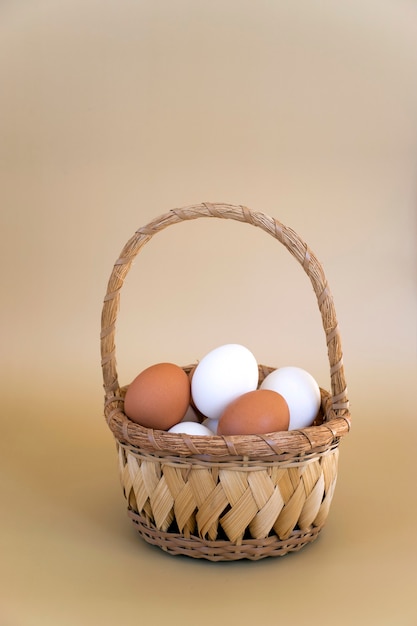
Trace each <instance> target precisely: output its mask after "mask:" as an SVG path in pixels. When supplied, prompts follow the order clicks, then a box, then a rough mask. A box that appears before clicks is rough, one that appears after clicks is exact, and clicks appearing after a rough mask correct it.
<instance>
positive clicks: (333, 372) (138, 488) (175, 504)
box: [101, 203, 350, 561]
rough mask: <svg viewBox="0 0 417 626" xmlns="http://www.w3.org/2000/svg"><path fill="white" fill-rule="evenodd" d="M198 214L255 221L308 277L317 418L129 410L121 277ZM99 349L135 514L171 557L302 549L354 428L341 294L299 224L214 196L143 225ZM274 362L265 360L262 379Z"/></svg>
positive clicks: (105, 318)
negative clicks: (280, 420)
mask: <svg viewBox="0 0 417 626" xmlns="http://www.w3.org/2000/svg"><path fill="white" fill-rule="evenodd" d="M201 217H217V218H222V219H232V220H237V221H240V222H247V223H248V224H251V225H253V226H258V227H259V228H261V229H262V230H264V231H265V232H267V233H268V234H269V235H272V237H275V238H276V239H277V240H278V241H279V242H280V243H282V244H283V245H284V246H285V247H286V248H287V249H288V250H289V252H291V254H292V255H293V256H294V257H295V258H296V259H297V261H298V262H299V263H300V264H301V265H302V267H303V269H304V271H305V272H306V274H307V275H308V277H309V278H310V280H311V283H312V285H313V289H314V292H315V294H316V297H317V301H318V306H319V309H320V312H321V317H322V322H323V328H324V331H325V336H326V342H327V349H328V357H329V364H330V380H331V393H329V392H327V391H325V390H321V393H322V411H321V414H320V416H319V418H318V420H316V422H315V424H314V425H313V426H311V427H309V428H304V429H302V430H295V431H285V432H278V433H270V434H267V435H241V436H227V437H226V436H214V435H213V436H212V437H201V436H195V435H194V436H193V435H184V434H173V433H167V432H165V431H160V430H152V429H148V428H143V427H142V426H139V425H138V424H136V423H134V422H132V421H130V420H129V419H128V418H127V417H126V415H125V414H124V412H123V397H124V394H125V391H126V387H124V388H123V387H120V386H119V382H118V376H117V371H116V359H115V325H116V318H117V313H118V308H119V295H120V290H121V288H122V286H123V283H124V279H125V277H126V275H127V273H128V271H129V269H130V266H131V264H132V261H133V259H134V258H135V257H136V255H137V254H138V252H139V250H140V249H141V248H142V246H144V245H145V244H146V243H148V241H149V240H150V239H151V238H152V237H153V236H154V235H155V234H156V233H158V232H159V231H161V230H163V229H164V228H166V227H167V226H171V225H172V224H176V223H178V222H181V221H183V220H191V219H196V218H201ZM101 355H102V370H103V380H104V389H105V405H104V412H105V417H106V420H107V423H108V425H109V427H110V429H111V431H112V433H113V435H114V437H115V439H116V442H117V448H118V454H119V472H120V478H121V483H122V486H123V491H124V495H125V497H126V500H127V504H128V514H129V516H130V517H131V519H132V520H133V522H134V524H135V526H136V528H137V530H138V531H139V533H140V534H141V536H142V537H143V538H144V539H145V540H146V541H147V542H148V543H151V544H153V545H157V546H159V547H160V548H162V549H163V550H165V551H167V552H169V553H171V554H183V555H188V556H190V557H194V558H204V559H208V560H211V561H230V560H237V559H252V560H257V559H261V558H264V557H267V556H280V555H284V554H286V553H288V552H292V551H295V550H299V549H300V548H302V547H303V546H304V545H306V544H307V543H309V542H311V541H313V540H314V539H315V538H316V537H317V536H318V534H319V532H320V530H321V529H322V528H323V525H324V523H325V521H326V518H327V514H328V511H329V506H330V503H331V500H332V497H333V493H334V489H335V484H336V478H337V465H338V452H339V450H338V446H339V442H340V440H341V438H342V437H343V436H344V435H345V434H347V433H348V431H349V429H350V414H349V404H348V399H347V391H346V385H345V378H344V369H343V362H342V350H341V342H340V336H339V329H338V324H337V320H336V314H335V309H334V304H333V299H332V296H331V293H330V290H329V287H328V285H327V281H326V278H325V276H324V272H323V269H322V267H321V265H320V263H319V261H318V260H317V258H316V256H315V255H314V254H313V252H312V251H311V250H310V249H309V248H308V246H307V245H306V244H305V243H304V242H303V241H302V240H301V239H300V238H299V236H298V235H297V234H296V233H295V232H294V231H293V230H291V229H289V228H287V227H285V226H284V225H283V224H281V223H280V222H278V221H277V220H275V219H273V218H271V217H268V216H267V215H265V214H263V213H259V212H255V211H251V210H249V209H247V208H246V207H242V206H233V205H228V204H209V203H204V204H201V205H195V206H189V207H185V208H182V209H175V210H172V211H169V212H168V213H166V214H165V215H162V216H161V217H159V218H157V219H155V220H153V221H152V222H150V223H149V224H148V225H147V226H144V227H143V228H139V230H137V231H136V233H135V234H134V236H133V237H132V238H131V239H130V240H129V241H128V242H127V244H126V245H125V247H124V249H123V251H122V253H121V255H120V257H119V258H118V259H117V261H116V263H115V265H114V268H113V271H112V274H111V276H110V279H109V283H108V290H107V294H106V296H105V299H104V304H103V311H102V322H101ZM281 365H282V364H281ZM191 367H192V365H190V366H187V367H184V370H185V371H190V369H191ZM273 369H274V368H273V367H266V366H262V365H260V366H259V379H260V381H261V380H263V378H264V377H265V376H266V375H267V374H268V373H269V372H271V371H272V370H273Z"/></svg>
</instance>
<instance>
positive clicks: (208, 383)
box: [191, 344, 259, 419]
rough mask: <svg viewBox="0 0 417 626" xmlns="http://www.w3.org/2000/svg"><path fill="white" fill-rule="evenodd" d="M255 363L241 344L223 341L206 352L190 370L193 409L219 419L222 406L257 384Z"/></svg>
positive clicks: (254, 387) (223, 407)
mask: <svg viewBox="0 0 417 626" xmlns="http://www.w3.org/2000/svg"><path fill="white" fill-rule="evenodd" d="M258 378H259V371H258V364H257V361H256V359H255V357H254V355H253V354H252V352H250V350H248V348H246V347H245V346H242V345H240V344H225V345H223V346H219V347H218V348H215V349H214V350H212V351H211V352H209V353H208V354H206V355H205V356H204V357H203V358H202V359H201V361H200V362H199V363H198V364H197V366H196V368H195V370H194V371H193V374H192V380H191V397H192V401H193V403H194V404H195V406H196V407H197V409H198V410H199V411H200V412H201V413H202V414H203V415H204V416H205V417H209V418H211V419H219V417H220V415H221V414H222V413H223V411H224V410H225V408H226V406H227V405H228V404H229V403H230V402H232V401H233V400H235V399H236V398H237V397H239V396H241V395H242V394H244V393H247V392H248V391H253V390H255V389H256V388H257V386H258Z"/></svg>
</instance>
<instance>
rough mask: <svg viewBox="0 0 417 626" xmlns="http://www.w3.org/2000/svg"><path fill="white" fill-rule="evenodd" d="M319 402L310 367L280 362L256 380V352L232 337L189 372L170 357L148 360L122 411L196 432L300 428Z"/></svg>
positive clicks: (150, 423)
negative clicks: (164, 360) (278, 365)
mask: <svg viewBox="0 0 417 626" xmlns="http://www.w3.org/2000/svg"><path fill="white" fill-rule="evenodd" d="M320 406H321V393H320V388H319V386H318V384H317V382H316V381H315V379H314V378H313V376H312V375H311V374H310V373H309V372H307V371H306V370H304V369H302V368H300V367H295V366H284V367H279V368H278V369H275V370H273V371H272V372H270V373H269V374H268V375H267V376H266V377H265V378H264V379H263V381H262V382H261V383H260V384H259V369H258V363H257V360H256V358H255V356H254V355H253V354H252V352H251V351H250V350H248V349H247V348H246V347H245V346H242V345H240V344H234V343H231V344H225V345H222V346H219V347H218V348H215V349H214V350H212V351H211V352H209V353H208V354H206V355H205V356H204V357H203V358H202V359H201V360H200V361H199V362H198V364H197V365H196V366H195V367H193V368H192V369H191V371H190V373H189V374H187V373H186V372H185V371H184V369H182V368H181V367H180V366H178V365H176V364H174V363H157V364H154V365H151V366H150V367H148V368H146V369H145V370H143V371H142V372H141V373H140V374H139V375H138V376H137V377H136V378H135V379H134V380H133V381H132V383H131V384H130V385H129V386H128V388H127V391H126V395H125V400H124V411H125V414H126V415H127V417H128V418H129V419H130V420H132V421H134V422H136V423H138V424H140V425H141V426H144V427H146V428H153V429H159V430H166V431H168V432H172V433H185V434H189V435H201V436H214V435H255V434H256V435H258V434H267V433H272V432H278V431H283V430H297V429H300V428H305V427H308V426H311V425H312V424H313V423H314V421H315V419H316V418H317V416H318V414H319V410H320Z"/></svg>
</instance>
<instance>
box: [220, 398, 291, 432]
mask: <svg viewBox="0 0 417 626" xmlns="http://www.w3.org/2000/svg"><path fill="white" fill-rule="evenodd" d="M289 421H290V412H289V408H288V404H287V403H286V401H285V400H284V398H283V397H282V396H281V395H280V394H279V393H277V392H276V391H270V390H268V389H256V390H255V391H249V392H248V393H244V394H243V395H241V396H239V397H238V398H236V400H233V402H231V403H230V404H229V405H228V406H227V407H226V409H225V411H224V412H223V414H222V416H221V417H220V419H219V424H218V427H217V434H218V435H259V434H265V433H272V432H277V431H280V430H287V429H288V425H289Z"/></svg>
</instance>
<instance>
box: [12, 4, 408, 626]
mask: <svg viewBox="0 0 417 626" xmlns="http://www.w3.org/2000/svg"><path fill="white" fill-rule="evenodd" d="M0 163H1V165H0V176H1V181H0V206H1V220H2V222H1V234H2V245H1V247H0V254H1V256H2V259H1V293H2V305H1V309H0V315H1V329H2V337H1V351H0V352H1V382H2V384H1V389H2V392H1V396H2V412H1V437H0V480H1V494H2V504H1V508H2V511H1V516H0V520H1V521H0V523H1V532H0V542H1V558H0V576H1V579H2V582H1V585H0V607H1V608H0V624H1V626H34V625H38V624H39V625H42V626H47V625H49V624H54V625H56V624H59V625H60V626H66V625H71V626H73V625H74V624H80V625H84V624H85V625H90V624H100V625H101V626H104V625H107V624H108V625H110V624H123V623H140V622H141V621H144V622H146V623H155V624H157V623H161V624H162V623H165V624H180V623H181V624H184V625H188V624H193V625H194V624H203V625H206V624H207V625H210V626H212V625H213V624H216V623H222V624H231V623H239V624H242V625H246V624H253V623H262V622H265V621H267V622H268V623H272V622H274V623H275V622H276V623H278V621H280V622H286V623H288V622H290V621H295V622H296V623H298V624H302V625H304V624H308V625H311V624H313V625H315V624H320V625H326V624H335V623H336V624H339V625H345V624H346V625H350V624H358V625H362V624H367V625H373V624H375V625H378V626H383V625H391V624H392V625H394V624H395V625H409V626H411V625H414V624H416V623H417V609H416V606H415V565H416V557H417V550H416V548H417V541H416V516H417V506H416V495H417V494H416V485H415V475H416V469H415V461H414V459H415V457H416V444H417V427H416V416H417V402H416V396H415V390H416V382H417V378H416V374H417V342H416V326H417V324H416V319H417V298H416V295H417V289H416V269H417V264H416V234H417V230H416V195H417V194H416V191H417V185H416V172H417V3H416V2H412V1H411V0H397V1H389V0H379V1H378V2H377V1H373V0H360V1H359V0H353V1H349V2H337V1H330V0H328V1H317V0H313V1H307V0H295V1H290V0H276V1H274V2H272V1H269V2H268V1H266V0H261V1H260V2H247V1H240V2H238V1H237V0H222V1H217V0H214V1H211V2H206V1H205V2H203V1H199V0H198V1H191V0H173V1H171V2H169V1H165V2H164V1H160V0H146V1H145V0H143V1H141V0H136V1H134V0H120V1H116V0H106V1H101V2H99V1H98V0H82V1H81V0H55V1H52V0H49V1H47V0H33V1H29V0H26V1H24V0H16V1H13V2H12V1H11V0H10V1H7V0H4V1H3V2H1V3H0ZM203 201H211V202H229V203H231V204H245V205H246V206H248V207H250V208H252V209H255V210H259V211H263V212H264V213H267V214H269V215H273V216H274V217H276V218H278V219H279V220H281V221H282V222H283V223H284V224H286V225H288V226H290V227H292V228H293V229H294V230H296V231H297V232H298V233H299V234H300V235H301V236H302V237H303V238H304V239H305V241H306V242H307V243H308V244H309V246H310V247H311V248H312V249H313V250H314V252H315V253H316V254H317V256H318V257H319V259H320V260H321V262H322V263H323V266H324V268H325V271H326V275H327V278H328V280H329V284H330V287H331V290H332V292H333V295H334V299H335V303H336V310H337V312H338V319H339V323H340V327H341V333H342V339H343V346H344V356H345V368H346V377H347V382H348V388H349V395H350V400H351V409H352V421H353V426H354V427H353V429H352V432H351V433H350V435H349V436H348V437H347V438H346V439H345V440H344V441H343V442H342V445H341V457H340V466H339V477H338V487H337V489H336V495H335V497H334V500H333V505H332V508H331V511H330V515H329V518H328V521H327V525H326V528H325V529H324V531H323V533H322V534H321V536H320V538H319V539H318V540H317V541H316V542H314V543H313V544H311V545H310V546H308V547H306V548H304V550H302V551H301V552H299V553H297V554H294V555H288V556H287V557H285V558H283V559H266V560H264V561H260V562H257V563H251V562H239V563H232V564H227V563H226V564H222V563H220V564H212V563H208V562H201V561H197V560H194V559H187V558H180V557H170V556H168V555H165V554H164V553H163V552H162V551H160V550H159V549H154V548H151V547H150V546H148V545H147V544H145V543H144V542H143V541H142V540H141V539H140V538H139V537H138V536H137V535H136V533H135V531H134V529H133V528H132V527H131V524H130V522H129V520H128V519H127V516H126V512H125V502H124V499H123V495H122V493H121V489H120V486H119V481H118V476H117V459H116V453H115V446H114V441H113V439H112V435H111V433H110V431H108V429H107V426H106V424H105V422H104V419H103V417H102V380H101V370H100V356H99V332H100V314H101V305H102V300H103V296H104V293H105V290H106V283H107V279H108V277H109V275H110V272H111V268H112V265H113V262H114V261H115V260H116V258H117V257H118V254H119V252H120V250H121V249H122V247H123V245H124V244H125V242H126V241H127V240H128V239H129V238H130V236H131V235H132V234H133V232H134V231H135V230H136V229H137V228H138V227H140V226H143V225H145V224H146V223H147V222H148V221H150V220H151V219H153V218H154V217H157V216H158V215H160V214H162V213H165V212H166V211H168V210H169V209H171V208H174V207H180V206H184V205H189V204H195V203H199V202H203ZM229 342H239V343H243V344H244V345H246V346H248V347H249V348H250V349H251V350H252V351H253V352H254V354H255V355H256V357H257V358H258V361H259V362H261V363H264V364H268V365H273V366H279V365H287V364H297V365H300V366H301V367H305V368H306V369H308V370H309V371H310V372H311V373H312V374H313V375H314V376H315V378H316V379H317V380H318V382H319V383H320V385H321V386H323V387H327V388H328V379H329V368H328V363H327V361H326V346H325V340H324V335H323V331H322V329H321V321H320V317H319V313H318V309H317V306H316V302H315V298H314V293H313V292H312V289H311V287H310V284H309V282H308V280H307V279H306V277H305V275H304V273H303V271H302V269H301V268H300V267H299V266H298V265H297V264H296V263H295V262H294V260H293V259H292V257H291V256H290V255H289V254H288V253H287V252H286V251H285V250H284V249H283V248H282V246H280V245H279V244H278V242H276V241H275V240H274V239H272V238H271V237H268V236H267V235H266V234H265V233H263V232H261V231H259V230H258V229H255V228H252V227H250V226H248V225H246V224H239V223H237V222H232V221H220V220H207V219H205V220H196V221H194V222H192V223H183V224H179V225H176V226H175V227H171V228H169V229H167V230H165V231H164V232H163V233H161V234H159V235H158V236H156V237H155V238H154V239H153V240H152V241H151V242H150V243H149V244H148V245H147V246H146V247H145V249H144V250H143V251H142V252H141V254H140V255H139V257H138V258H137V260H136V263H135V264H134V267H133V269H132V271H131V273H130V274H129V277H128V280H127V281H126V283H125V286H124V291H123V293H122V308H121V312H120V317H119V326H118V335H117V346H118V364H119V374H120V381H121V383H122V384H125V383H127V382H129V381H130V379H131V378H132V377H133V376H134V375H136V373H138V372H139V371H140V370H141V369H143V368H144V367H145V366H147V365H149V364H151V363H153V362H157V361H159V360H173V361H175V362H178V363H179V364H184V365H185V364H187V363H190V362H193V361H195V360H197V359H199V358H201V357H202V356H203V355H204V354H205V352H206V351H208V350H209V349H211V348H212V347H215V346H217V345H221V344H223V343H229Z"/></svg>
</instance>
